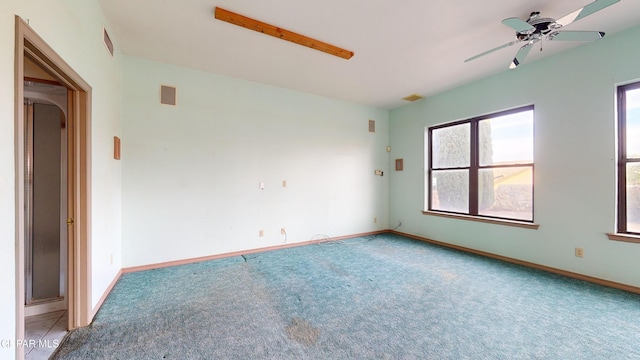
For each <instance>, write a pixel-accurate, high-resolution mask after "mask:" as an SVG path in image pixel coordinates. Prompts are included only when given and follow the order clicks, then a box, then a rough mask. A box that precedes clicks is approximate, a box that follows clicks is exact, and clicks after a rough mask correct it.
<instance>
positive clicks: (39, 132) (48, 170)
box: [24, 58, 67, 316]
mask: <svg viewBox="0 0 640 360" xmlns="http://www.w3.org/2000/svg"><path fill="white" fill-rule="evenodd" d="M37 70H38V68H37V66H36V65H35V64H33V62H32V61H31V60H30V59H28V58H25V69H24V72H25V82H24V109H25V111H24V113H25V118H24V126H25V130H24V134H25V140H24V144H25V150H24V153H25V158H24V172H25V184H24V187H25V194H24V197H25V205H26V206H25V229H24V231H25V306H26V307H25V316H34V315H40V314H44V313H50V312H53V311H60V310H66V309H67V304H66V273H67V252H66V249H67V229H66V219H67V206H66V205H67V201H66V198H67V171H66V169H67V146H66V142H67V136H66V135H67V133H66V119H67V114H66V113H67V89H66V88H65V87H63V86H61V85H60V84H59V83H57V82H56V81H54V80H52V79H42V77H45V76H42V75H40V76H39V74H38V71H37ZM40 70H41V69H40Z"/></svg>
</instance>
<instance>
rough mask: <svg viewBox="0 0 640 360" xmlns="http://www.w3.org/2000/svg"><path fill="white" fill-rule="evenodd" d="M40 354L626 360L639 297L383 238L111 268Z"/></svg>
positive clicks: (635, 335) (637, 333) (632, 354)
mask: <svg viewBox="0 0 640 360" xmlns="http://www.w3.org/2000/svg"><path fill="white" fill-rule="evenodd" d="M52 358H53V359H640V296H639V295H636V294H631V293H627V292H623V291H619V290H615V289H610V288H606V287H602V286H598V285H594V284H590V283H586V282H583V281H579V280H574V279H568V278H565V277H562V276H558V275H554V274H549V273H546V272H542V271H537V270H532V269H529V268H525V267H521V266H518V265H513V264H508V263H504V262H501V261H497V260H492V259H487V258H484V257H480V256H476V255H471V254H466V253H462V252H459V251H456V250H451V249H446V248H442V247H439V246H435V245H430V244H427V243H423V242H418V241H415V240H411V239H407V238H404V237H400V236H396V235H391V234H384V235H379V236H377V237H375V238H369V239H365V238H358V239H353V240H348V241H343V242H339V243H323V244H319V245H309V246H303V247H296V248H289V249H284V250H277V251H270V252H264V253H259V254H252V255H246V256H244V257H233V258H228V259H223V260H215V261H208V262H202V263H197V264H190V265H183V266H176V267H172V268H164V269H158V270H150V271H144V272H139V273H131V274H125V275H123V276H122V278H121V279H120V280H119V281H118V283H117V284H116V286H115V287H114V289H113V291H112V292H111V294H110V295H109V297H108V298H107V300H106V301H105V303H104V305H103V306H102V308H101V309H100V311H99V312H98V314H97V315H96V318H95V320H94V322H93V323H92V325H91V326H89V327H86V328H83V329H78V330H75V331H73V332H71V333H70V334H69V335H68V336H67V338H66V339H65V341H64V342H63V344H62V345H61V346H60V347H59V349H58V351H57V352H56V354H54V356H53V357H52Z"/></svg>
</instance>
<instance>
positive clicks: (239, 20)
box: [215, 7, 353, 60]
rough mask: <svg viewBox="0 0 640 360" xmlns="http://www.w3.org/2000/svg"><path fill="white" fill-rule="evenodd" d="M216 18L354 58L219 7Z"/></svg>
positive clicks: (350, 54)
mask: <svg viewBox="0 0 640 360" xmlns="http://www.w3.org/2000/svg"><path fill="white" fill-rule="evenodd" d="M215 18H216V19H218V20H221V21H226V22H228V23H230V24H233V25H237V26H242V27H243V28H246V29H249V30H253V31H257V32H260V33H263V34H266V35H271V36H273V37H277V38H279V39H282V40H286V41H290V42H292V43H296V44H298V45H302V46H306V47H309V48H312V49H314V50H318V51H322V52H325V53H327V54H331V55H334V56H337V57H341V58H343V59H347V60H348V59H350V58H351V57H352V56H353V51H349V50H345V49H342V48H339V47H337V46H334V45H331V44H327V43H325V42H323V41H320V40H316V39H312V38H310V37H308V36H304V35H300V34H298V33H295V32H293V31H289V30H285V29H281V28H279V27H277V26H274V25H270V24H267V23H264V22H262V21H258V20H254V19H251V18H248V17H246V16H243V15H240V14H236V13H234V12H231V11H228V10H225V9H221V8H219V7H216V9H215Z"/></svg>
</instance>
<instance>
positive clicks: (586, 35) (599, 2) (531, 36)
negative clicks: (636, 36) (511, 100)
mask: <svg viewBox="0 0 640 360" xmlns="http://www.w3.org/2000/svg"><path fill="white" fill-rule="evenodd" d="M619 1H620V0H596V1H594V2H592V3H590V4H587V5H585V6H583V7H582V8H580V9H578V10H576V11H573V12H571V13H569V14H567V15H565V16H563V17H561V18H559V19H558V20H555V19H553V18H544V17H541V16H540V12H539V11H534V12H532V13H531V15H529V18H528V19H527V20H526V21H525V20H522V19H519V18H516V17H512V18H507V19H504V20H502V23H503V24H504V25H506V26H508V27H510V28H512V29H514V30H515V31H516V40H514V41H511V42H509V43H506V44H504V45H500V46H498V47H495V48H493V49H491V50H488V51H485V52H483V53H480V54H478V55H475V56H473V57H470V58H468V59H466V60H465V62H469V61H472V60H475V59H477V58H479V57H482V56H485V55H488V54H490V53H492V52H494V51H498V50H500V49H504V48H506V47H509V46H512V45H515V44H518V43H525V44H524V45H522V46H521V47H520V49H519V50H518V52H517V53H516V56H515V57H514V58H513V61H511V65H510V66H509V68H510V69H515V68H516V67H518V66H519V65H520V64H522V62H523V61H524V59H525V58H526V57H527V55H528V54H529V51H531V49H532V47H533V45H534V44H536V43H537V42H539V41H542V40H543V39H545V38H546V39H547V40H549V41H594V40H598V39H601V38H603V37H604V32H603V31H571V30H569V31H567V30H562V28H563V27H565V26H567V25H569V24H571V23H574V22H576V21H578V20H580V19H582V18H584V17H586V16H589V15H591V14H593V13H595V12H597V11H600V10H602V9H604V8H606V7H608V6H611V5H613V4H615V3H617V2H619Z"/></svg>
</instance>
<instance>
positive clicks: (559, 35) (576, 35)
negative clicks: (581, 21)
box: [547, 31, 604, 41]
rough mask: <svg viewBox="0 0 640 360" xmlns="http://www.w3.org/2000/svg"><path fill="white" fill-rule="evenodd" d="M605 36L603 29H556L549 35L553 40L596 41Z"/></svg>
mask: <svg viewBox="0 0 640 360" xmlns="http://www.w3.org/2000/svg"><path fill="white" fill-rule="evenodd" d="M603 37H604V32H603V31H554V32H552V33H550V34H549V35H547V38H548V39H549V40H553V41H594V40H598V39H602V38H603Z"/></svg>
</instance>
